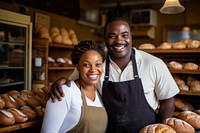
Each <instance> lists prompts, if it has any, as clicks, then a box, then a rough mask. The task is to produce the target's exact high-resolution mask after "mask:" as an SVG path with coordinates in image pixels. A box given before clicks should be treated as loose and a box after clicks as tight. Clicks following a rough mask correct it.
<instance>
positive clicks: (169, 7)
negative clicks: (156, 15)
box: [160, 0, 185, 14]
mask: <svg viewBox="0 0 200 133" xmlns="http://www.w3.org/2000/svg"><path fill="white" fill-rule="evenodd" d="M184 10H185V8H184V7H183V6H182V5H181V4H180V3H179V0H166V1H165V3H164V5H163V7H162V8H161V9H160V12H161V13H164V14H178V13H181V12H183V11H184Z"/></svg>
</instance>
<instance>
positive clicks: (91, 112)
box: [68, 89, 108, 133]
mask: <svg viewBox="0 0 200 133" xmlns="http://www.w3.org/2000/svg"><path fill="white" fill-rule="evenodd" d="M81 94H82V95H81V96H82V99H83V106H82V109H81V110H82V113H81V118H80V121H79V122H78V124H77V125H76V126H75V127H74V128H73V129H72V130H70V131H68V133H105V132H106V128H107V123H108V116H107V113H106V110H105V107H104V106H103V107H93V106H88V105H87V102H86V99H85V95H84V93H83V90H82V89H81ZM98 97H99V98H100V95H99V93H98ZM100 101H101V98H100ZM101 103H102V104H103V102H102V101H101Z"/></svg>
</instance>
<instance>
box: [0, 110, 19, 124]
mask: <svg viewBox="0 0 200 133" xmlns="http://www.w3.org/2000/svg"><path fill="white" fill-rule="evenodd" d="M14 123H15V117H14V116H13V114H12V113H11V112H9V111H7V110H6V109H0V125H4V126H8V125H13V124H14Z"/></svg>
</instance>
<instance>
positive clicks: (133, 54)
mask: <svg viewBox="0 0 200 133" xmlns="http://www.w3.org/2000/svg"><path fill="white" fill-rule="evenodd" d="M131 59H132V64H133V72H134V78H137V77H139V76H138V71H137V63H136V59H135V50H134V49H133V50H132V53H131ZM109 64H110V60H109V54H107V57H106V66H105V77H104V79H105V80H106V81H108V79H109Z"/></svg>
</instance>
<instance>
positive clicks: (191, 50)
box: [141, 48, 200, 54]
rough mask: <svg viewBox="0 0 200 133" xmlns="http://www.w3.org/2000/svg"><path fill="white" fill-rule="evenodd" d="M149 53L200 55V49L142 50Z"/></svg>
mask: <svg viewBox="0 0 200 133" xmlns="http://www.w3.org/2000/svg"><path fill="white" fill-rule="evenodd" d="M141 50H143V51H145V52H147V53H152V54H155V53H159V54H161V53H200V49H188V48H187V49H141Z"/></svg>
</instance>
